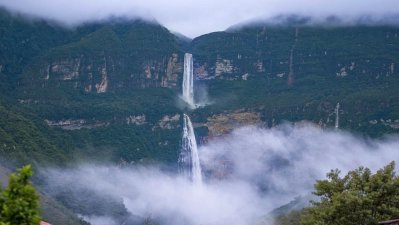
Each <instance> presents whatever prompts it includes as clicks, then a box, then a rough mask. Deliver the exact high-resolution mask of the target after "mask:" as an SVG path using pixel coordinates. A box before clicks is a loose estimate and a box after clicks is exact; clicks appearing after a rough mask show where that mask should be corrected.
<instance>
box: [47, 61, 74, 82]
mask: <svg viewBox="0 0 399 225" xmlns="http://www.w3.org/2000/svg"><path fill="white" fill-rule="evenodd" d="M80 65H81V58H68V59H61V60H58V61H54V62H52V63H51V64H48V65H45V66H44V68H43V69H42V70H41V72H42V77H43V79H44V80H49V79H50V75H52V76H54V77H55V78H56V79H60V80H72V79H75V78H78V77H79V74H80V73H79V72H80Z"/></svg>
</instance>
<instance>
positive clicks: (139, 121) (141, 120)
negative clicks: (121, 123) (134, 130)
mask: <svg viewBox="0 0 399 225" xmlns="http://www.w3.org/2000/svg"><path fill="white" fill-rule="evenodd" d="M145 123H146V119H145V115H144V114H143V115H139V116H128V117H126V124H128V125H129V124H134V125H143V124H145Z"/></svg>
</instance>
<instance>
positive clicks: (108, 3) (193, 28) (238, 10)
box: [0, 0, 399, 37]
mask: <svg viewBox="0 0 399 225" xmlns="http://www.w3.org/2000/svg"><path fill="white" fill-rule="evenodd" d="M0 5H1V6H5V7H7V8H9V9H13V10H16V11H19V12H24V13H29V14H32V15H35V16H40V17H47V18H51V19H56V20H59V21H62V22H64V23H67V24H72V25H74V24H77V23H80V22H82V21H88V20H93V19H102V18H106V17H108V16H110V15H114V16H128V17H142V18H146V19H155V20H157V21H158V22H159V23H161V24H163V25H164V26H166V27H167V28H168V29H170V30H172V31H176V32H179V33H182V34H184V35H186V36H189V37H196V36H199V35H201V34H205V33H209V32H212V31H221V30H225V29H226V28H228V27H229V26H231V25H234V24H237V23H241V22H244V21H249V20H253V19H257V18H269V17H272V16H275V15H278V14H286V13H298V14H306V15H310V16H319V15H326V14H329V15H332V14H333V15H338V16H342V17H353V16H358V15H364V14H368V15H375V16H381V15H383V14H397V13H399V0H200V1H199V0H185V1H183V0H0Z"/></svg>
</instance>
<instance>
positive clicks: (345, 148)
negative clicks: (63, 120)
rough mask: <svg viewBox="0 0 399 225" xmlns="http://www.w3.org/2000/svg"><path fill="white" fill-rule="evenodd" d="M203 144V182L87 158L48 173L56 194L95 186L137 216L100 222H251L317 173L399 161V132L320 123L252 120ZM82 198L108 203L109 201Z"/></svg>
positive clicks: (306, 188) (300, 191)
mask: <svg viewBox="0 0 399 225" xmlns="http://www.w3.org/2000/svg"><path fill="white" fill-rule="evenodd" d="M199 151H200V157H201V161H202V165H203V167H204V171H205V174H206V179H205V183H204V184H203V185H193V184H192V183H190V182H189V181H187V180H186V179H184V178H182V177H180V176H179V175H176V174H170V173H166V172H163V171H160V170H159V169H157V168H142V167H141V168H137V167H135V168H119V167H115V166H99V165H82V166H80V167H78V168H74V169H69V170H57V169H49V170H46V171H44V172H43V176H44V177H45V181H46V184H47V189H48V191H50V192H51V193H53V194H54V195H55V196H60V195H62V193H68V194H67V196H68V197H69V198H81V199H82V198H83V197H84V196H87V193H91V194H93V193H94V194H95V195H97V196H101V197H103V198H106V199H112V200H113V201H114V202H117V204H119V205H122V206H123V207H122V208H123V210H125V211H126V213H127V214H128V215H129V216H128V217H126V216H125V217H124V219H123V221H121V219H120V218H117V217H116V216H115V215H117V213H116V214H113V215H107V214H106V213H97V214H96V213H95V212H93V213H92V214H91V215H85V216H86V218H88V219H89V220H90V218H95V219H92V220H91V222H92V223H93V225H96V224H100V225H101V223H100V222H99V221H101V220H104V218H106V217H107V216H108V217H109V218H107V220H108V221H116V222H115V224H118V223H120V222H126V221H131V222H130V223H131V224H135V223H136V224H140V223H143V222H145V221H148V220H152V221H155V222H156V223H157V224H193V225H194V224H204V225H205V224H206V225H216V224H217V225H220V224H236V225H244V224H245V225H247V224H254V223H257V222H259V221H261V220H262V221H266V222H264V224H268V223H270V224H271V223H272V221H271V220H270V219H269V218H267V217H265V216H266V215H267V214H268V213H270V211H272V210H273V209H275V208H276V207H279V206H281V205H284V204H287V203H289V202H290V201H291V200H293V199H294V198H295V197H297V196H304V195H308V194H309V193H310V192H311V191H312V189H313V184H314V182H315V180H316V179H321V178H324V177H325V174H326V173H327V172H329V171H330V169H334V168H339V169H341V170H342V172H343V173H344V172H346V171H348V170H352V169H354V168H357V167H358V166H362V165H363V166H367V167H369V168H371V169H372V170H374V171H375V170H376V169H379V168H381V167H383V166H384V165H386V164H387V163H389V162H391V161H393V160H398V158H399V157H398V156H399V154H398V151H399V138H397V137H391V138H387V139H385V140H383V141H382V140H381V141H376V140H364V139H362V138H358V137H356V136H353V135H352V134H350V133H345V132H335V131H323V130H320V129H317V128H314V127H292V126H282V127H279V128H273V129H260V128H256V127H247V128H242V129H238V130H235V131H234V132H233V133H232V134H230V135H227V136H224V137H222V138H218V139H214V140H212V141H210V142H209V143H208V144H207V145H205V146H202V147H201V148H200V150H199ZM64 196H65V195H64ZM83 199H84V198H83ZM90 199H91V200H92V198H90ZM91 200H90V201H91ZM79 204H87V205H90V204H92V205H95V207H96V208H101V207H105V206H102V204H106V203H103V202H102V201H100V200H98V201H95V203H93V202H87V203H85V202H80V203H79ZM109 206H111V204H109ZM75 207H76V204H75ZM105 208H106V207H105ZM113 208H115V207H113ZM86 211H90V210H86ZM104 211H105V212H109V211H112V210H110V209H106V210H104ZM98 218H103V219H98ZM265 218H266V219H265ZM96 221H97V222H96ZM126 224H129V222H126Z"/></svg>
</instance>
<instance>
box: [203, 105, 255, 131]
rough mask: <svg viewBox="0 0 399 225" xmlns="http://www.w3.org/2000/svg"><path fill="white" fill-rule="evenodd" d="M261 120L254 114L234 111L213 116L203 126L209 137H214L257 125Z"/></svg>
mask: <svg viewBox="0 0 399 225" xmlns="http://www.w3.org/2000/svg"><path fill="white" fill-rule="evenodd" d="M260 123H261V119H260V116H259V114H258V113H256V112H250V111H248V112H246V111H241V110H240V111H235V112H228V113H223V114H217V115H213V116H212V117H209V118H208V119H207V122H206V124H205V126H206V127H208V130H209V136H210V137H215V136H220V135H223V134H227V133H229V132H231V131H232V130H233V129H235V128H239V127H242V126H249V125H259V124H260Z"/></svg>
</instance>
